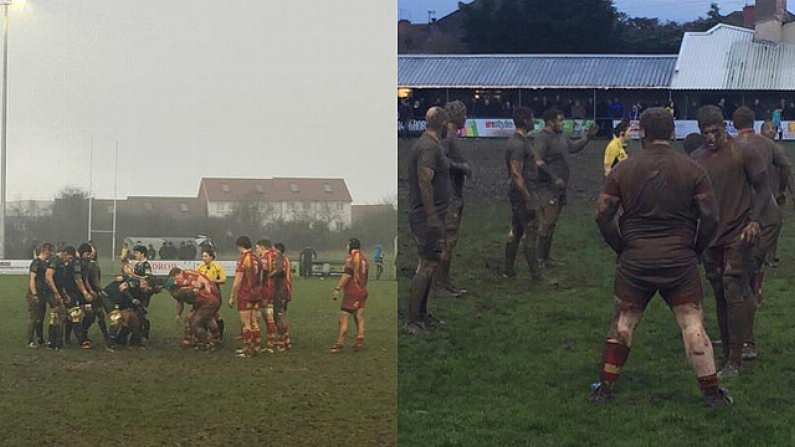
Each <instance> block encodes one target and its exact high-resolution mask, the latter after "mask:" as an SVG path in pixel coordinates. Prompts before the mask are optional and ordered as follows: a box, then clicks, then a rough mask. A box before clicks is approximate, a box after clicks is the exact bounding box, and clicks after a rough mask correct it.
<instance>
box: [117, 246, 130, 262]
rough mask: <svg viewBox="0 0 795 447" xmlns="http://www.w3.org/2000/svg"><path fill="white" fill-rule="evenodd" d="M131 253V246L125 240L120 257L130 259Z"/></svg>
mask: <svg viewBox="0 0 795 447" xmlns="http://www.w3.org/2000/svg"><path fill="white" fill-rule="evenodd" d="M129 254H130V246H129V245H128V244H127V243H126V242H124V243H123V244H121V253H120V254H119V259H122V260H123V259H128V257H129Z"/></svg>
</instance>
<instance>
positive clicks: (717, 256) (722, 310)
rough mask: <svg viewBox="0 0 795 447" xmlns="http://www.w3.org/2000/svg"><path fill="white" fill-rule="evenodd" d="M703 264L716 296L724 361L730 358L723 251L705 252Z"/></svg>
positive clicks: (720, 249) (712, 250)
mask: <svg viewBox="0 0 795 447" xmlns="http://www.w3.org/2000/svg"><path fill="white" fill-rule="evenodd" d="M703 264H704V273H705V276H706V278H707V280H708V281H709V283H710V285H711V286H712V293H713V295H714V296H715V311H716V314H717V318H718V331H719V335H720V346H721V353H722V354H723V357H724V359H727V358H728V357H729V326H728V306H727V305H726V293H725V290H724V288H723V249H722V248H716V249H710V250H707V251H706V252H704V255H703Z"/></svg>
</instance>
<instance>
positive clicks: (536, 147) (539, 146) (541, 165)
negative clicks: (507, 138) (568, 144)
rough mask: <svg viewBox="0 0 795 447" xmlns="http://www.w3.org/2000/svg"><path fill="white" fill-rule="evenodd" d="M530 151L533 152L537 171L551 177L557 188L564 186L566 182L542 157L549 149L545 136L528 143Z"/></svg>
mask: <svg viewBox="0 0 795 447" xmlns="http://www.w3.org/2000/svg"><path fill="white" fill-rule="evenodd" d="M530 147H531V151H532V152H533V158H534V159H535V161H536V168H537V169H538V171H539V172H543V173H545V174H546V175H548V176H549V178H551V179H552V182H553V183H555V185H557V187H558V188H561V189H562V188H565V187H566V182H564V181H563V179H562V178H560V177H558V176H557V175H555V173H554V172H552V170H551V169H549V166H548V165H547V163H546V162H545V161H544V157H545V156H546V154H547V152H548V150H549V142H548V139H547V138H536V141H535V142H534V143H533V144H531V145H530Z"/></svg>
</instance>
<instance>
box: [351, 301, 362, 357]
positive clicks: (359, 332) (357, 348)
mask: <svg viewBox="0 0 795 447" xmlns="http://www.w3.org/2000/svg"><path fill="white" fill-rule="evenodd" d="M353 321H355V322H356V343H355V344H354V345H353V350H354V351H361V350H362V348H363V347H364V309H357V310H356V313H355V314H353Z"/></svg>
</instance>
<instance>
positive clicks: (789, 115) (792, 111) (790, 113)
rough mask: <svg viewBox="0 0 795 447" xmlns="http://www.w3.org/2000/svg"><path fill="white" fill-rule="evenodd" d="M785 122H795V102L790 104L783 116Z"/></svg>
mask: <svg viewBox="0 0 795 447" xmlns="http://www.w3.org/2000/svg"><path fill="white" fill-rule="evenodd" d="M782 118H783V119H784V121H792V120H795V102H790V103H789V105H788V106H787V108H786V109H784V113H783V115H782Z"/></svg>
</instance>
